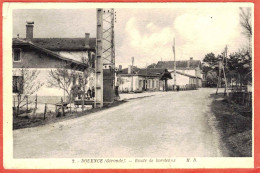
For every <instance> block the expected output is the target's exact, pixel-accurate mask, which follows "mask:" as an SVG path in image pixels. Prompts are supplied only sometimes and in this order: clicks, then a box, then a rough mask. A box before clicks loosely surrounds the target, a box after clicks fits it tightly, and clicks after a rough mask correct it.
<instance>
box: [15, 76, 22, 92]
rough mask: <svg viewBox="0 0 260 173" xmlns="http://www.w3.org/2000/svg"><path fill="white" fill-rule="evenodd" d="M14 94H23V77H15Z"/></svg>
mask: <svg viewBox="0 0 260 173" xmlns="http://www.w3.org/2000/svg"><path fill="white" fill-rule="evenodd" d="M13 93H21V94H22V93H23V77H22V76H13Z"/></svg>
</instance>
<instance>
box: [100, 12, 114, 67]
mask: <svg viewBox="0 0 260 173" xmlns="http://www.w3.org/2000/svg"><path fill="white" fill-rule="evenodd" d="M114 22H115V12H114V9H113V8H110V9H103V38H102V41H103V42H102V50H103V65H104V68H105V69H108V68H109V69H115V40H114V37H115V33H114Z"/></svg>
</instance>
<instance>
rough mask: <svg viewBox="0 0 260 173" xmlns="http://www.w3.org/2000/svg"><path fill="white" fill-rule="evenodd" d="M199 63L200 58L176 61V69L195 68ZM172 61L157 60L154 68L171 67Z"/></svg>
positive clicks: (172, 65)
mask: <svg viewBox="0 0 260 173" xmlns="http://www.w3.org/2000/svg"><path fill="white" fill-rule="evenodd" d="M200 65H201V61H200V60H186V61H176V69H177V70H179V69H195V68H197V67H199V66H200ZM173 67H174V61H158V63H157V64H156V66H155V68H163V69H173Z"/></svg>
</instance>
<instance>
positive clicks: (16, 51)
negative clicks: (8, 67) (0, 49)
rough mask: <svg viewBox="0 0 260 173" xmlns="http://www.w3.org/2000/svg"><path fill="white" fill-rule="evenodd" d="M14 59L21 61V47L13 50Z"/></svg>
mask: <svg viewBox="0 0 260 173" xmlns="http://www.w3.org/2000/svg"><path fill="white" fill-rule="evenodd" d="M13 56H14V61H21V49H14V50H13Z"/></svg>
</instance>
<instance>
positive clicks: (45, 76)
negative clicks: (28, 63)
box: [12, 68, 90, 97]
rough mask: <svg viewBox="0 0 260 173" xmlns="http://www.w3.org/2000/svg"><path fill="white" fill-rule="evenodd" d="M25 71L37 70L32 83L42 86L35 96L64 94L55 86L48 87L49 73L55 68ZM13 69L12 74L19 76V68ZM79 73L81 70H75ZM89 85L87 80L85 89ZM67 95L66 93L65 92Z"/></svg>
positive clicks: (61, 95)
mask: <svg viewBox="0 0 260 173" xmlns="http://www.w3.org/2000/svg"><path fill="white" fill-rule="evenodd" d="M26 70H27V71H35V70H36V71H37V73H38V75H37V78H36V79H35V80H34V81H33V83H35V84H37V83H42V84H43V86H42V87H41V88H40V89H39V90H38V91H37V92H35V93H34V94H33V95H36V94H37V96H56V97H57V96H59V97H63V96H64V91H63V90H62V89H59V88H56V87H51V88H50V87H48V81H49V80H50V79H51V77H50V76H49V73H50V71H51V70H55V68H48V69H46V68H40V69H35V68H28V69H27V68H26ZM12 71H13V76H21V69H19V68H15V69H13V70H12ZM77 73H79V74H83V73H82V72H79V71H78V72H77ZM89 85H90V82H88V84H87V86H86V89H88V86H89ZM66 95H67V94H66Z"/></svg>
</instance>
